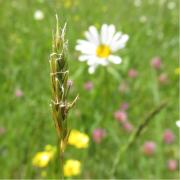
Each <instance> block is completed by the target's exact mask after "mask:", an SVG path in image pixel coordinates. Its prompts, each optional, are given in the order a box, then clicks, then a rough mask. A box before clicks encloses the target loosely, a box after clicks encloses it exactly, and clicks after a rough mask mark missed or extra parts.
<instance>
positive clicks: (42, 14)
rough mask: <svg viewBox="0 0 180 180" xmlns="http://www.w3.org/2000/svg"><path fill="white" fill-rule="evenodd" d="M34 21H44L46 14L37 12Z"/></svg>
mask: <svg viewBox="0 0 180 180" xmlns="http://www.w3.org/2000/svg"><path fill="white" fill-rule="evenodd" d="M34 19H35V20H38V21H39V20H42V19H44V13H43V12H42V11H41V10H36V11H35V12H34Z"/></svg>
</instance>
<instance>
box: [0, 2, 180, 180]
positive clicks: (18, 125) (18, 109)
mask: <svg viewBox="0 0 180 180" xmlns="http://www.w3.org/2000/svg"><path fill="white" fill-rule="evenodd" d="M169 1H170V0H167V1H162V0H159V1H152V0H151V1H150V0H143V1H142V4H141V6H140V7H136V6H134V0H126V1H125V0H108V1H105V0H91V1H83V0H74V1H70V2H72V3H71V5H70V7H67V6H66V3H67V2H65V1H64V0H39V1H38V0H32V1H30V0H0V21H1V23H0V32H1V34H0V57H1V61H0V65H1V70H0V83H1V95H0V101H1V104H0V126H2V127H4V128H5V129H6V133H5V134H4V135H2V136H0V153H1V155H0V170H1V173H0V176H1V178H36V177H38V175H37V174H38V173H37V172H36V170H35V168H33V167H32V165H31V159H32V157H33V155H34V154H35V153H36V152H37V151H40V150H42V149H43V147H44V145H46V144H54V145H55V144H56V133H55V130H54V125H53V121H52V118H51V113H50V111H51V110H50V108H49V102H50V98H51V92H50V79H49V62H48V58H49V54H50V52H51V39H52V38H51V35H52V29H53V28H54V27H55V13H57V14H58V15H59V16H60V17H61V18H60V20H61V23H62V24H63V23H64V22H67V23H68V26H67V38H68V41H69V67H70V74H71V79H72V80H73V82H74V87H73V92H72V97H73V96H74V95H75V94H76V93H77V92H78V93H79V94H80V100H79V102H78V104H77V106H76V108H75V109H74V111H73V112H72V113H71V114H70V116H69V121H70V124H71V127H72V128H77V129H79V130H82V131H85V132H86V133H87V134H89V136H91V134H92V131H93V129H94V128H96V127H103V128H106V129H107V132H108V136H107V138H106V139H105V140H104V141H103V142H102V143H101V144H100V145H95V144H94V143H93V142H92V140H91V143H90V147H89V148H88V149H87V150H75V149H73V148H72V147H68V149H67V154H66V157H67V158H77V159H80V160H81V161H82V163H83V170H82V174H81V176H80V178H88V177H89V178H108V177H109V174H108V172H109V170H110V168H111V166H112V163H113V160H114V158H115V153H116V152H117V151H118V148H119V145H123V144H124V143H125V142H126V141H127V138H128V137H129V135H128V134H126V133H124V132H123V130H122V129H121V128H120V127H119V126H117V122H116V121H115V120H114V118H113V112H114V111H116V110H117V109H118V107H119V105H120V103H121V102H124V101H127V102H128V103H129V104H130V108H129V110H128V116H129V119H130V121H131V122H132V123H133V125H134V126H136V125H137V124H138V123H139V120H140V119H142V118H143V117H144V116H145V115H146V114H147V113H148V112H149V111H150V109H153V108H155V107H156V105H157V104H158V103H160V102H161V101H162V100H163V99H167V98H168V102H169V104H168V107H167V108H166V110H164V111H163V112H161V113H160V114H159V115H158V116H157V117H155V118H154V120H153V122H152V123H151V124H150V126H149V128H148V129H147V131H146V132H145V134H144V135H143V137H142V138H141V139H139V140H138V142H137V144H136V145H135V146H134V148H132V149H129V151H128V152H127V153H126V155H125V156H124V157H122V160H121V164H120V165H119V168H118V172H117V174H116V177H117V178H175V177H177V172H175V173H174V172H173V173H172V172H168V171H167V168H166V161H167V159H168V157H167V156H166V155H165V154H164V149H165V148H167V147H164V146H165V145H164V144H163V143H162V135H163V131H164V129H166V128H171V129H172V130H173V131H174V132H175V133H176V135H177V134H178V130H177V128H176V127H175V120H177V119H178V109H177V103H178V90H177V89H178V77H177V75H175V73H174V70H175V68H177V67H178V61H177V58H178V38H179V37H178V10H179V9H178V5H179V3H178V0H174V1H173V0H171V1H172V2H175V3H176V8H175V9H173V10H169V9H168V8H167V5H168V3H169ZM76 2H77V3H76ZM150 2H153V3H152V4H151V3H150ZM37 9H40V10H42V11H43V13H44V16H45V18H44V19H43V20H42V21H36V20H35V19H34V17H33V15H34V12H35V11H36V10H37ZM143 16H145V17H146V18H147V21H146V22H144V23H142V22H140V19H142V17H143ZM103 23H108V24H111V23H112V24H115V25H116V28H117V30H120V31H122V32H124V33H127V34H129V36H130V40H129V42H128V44H127V48H126V49H124V50H123V51H120V52H119V55H120V56H121V57H122V58H123V63H122V64H121V65H119V66H118V67H117V66H115V65H114V66H113V68H114V69H115V70H116V74H118V75H119V78H117V76H115V77H114V76H113V75H112V74H108V75H107V77H106V78H107V79H104V73H105V72H104V69H103V68H98V70H97V72H96V73H95V74H94V75H89V74H88V72H87V66H86V64H85V63H81V62H79V61H77V59H78V53H77V52H75V50H74V47H75V44H76V40H77V39H79V38H83V32H84V31H85V30H87V28H88V27H89V26H90V25H96V26H97V27H99V26H101V24H103ZM154 56H160V57H161V58H162V60H163V70H162V72H165V73H167V74H168V77H169V83H168V84H167V85H164V86H159V85H157V83H156V79H157V73H156V72H155V71H154V70H152V68H151V67H150V60H151V58H152V57H154ZM130 68H135V69H137V71H138V73H139V75H138V78H137V79H136V80H135V81H134V80H131V79H130V78H128V77H127V72H128V69H130ZM86 81H92V82H93V83H94V89H93V90H92V91H91V92H87V91H85V90H84V88H83V84H84V83H85V82H86ZM122 81H126V82H128V84H129V87H130V90H129V92H128V93H125V94H121V93H119V92H118V86H119V84H120V83H121V82H122ZM16 88H21V89H22V90H23V93H24V96H23V97H22V98H17V97H15V95H14V91H15V89H16ZM105 95H106V98H105ZM105 107H106V111H105ZM176 137H177V138H176V143H175V144H177V142H178V136H176ZM149 139H150V140H154V141H156V142H157V145H158V147H157V153H156V155H155V156H154V157H152V158H150V159H149V158H146V157H144V155H143V154H142V152H141V151H140V148H141V145H142V144H143V142H144V141H146V140H149ZM174 146H175V149H177V147H176V145H174ZM169 148H171V147H169ZM48 177H49V178H51V177H53V178H57V177H58V173H57V172H56V171H55V172H53V173H52V172H51V173H50V174H49V176H48Z"/></svg>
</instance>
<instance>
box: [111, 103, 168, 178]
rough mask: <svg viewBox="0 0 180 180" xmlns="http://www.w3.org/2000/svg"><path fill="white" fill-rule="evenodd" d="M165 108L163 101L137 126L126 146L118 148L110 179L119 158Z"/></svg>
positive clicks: (165, 104)
mask: <svg viewBox="0 0 180 180" xmlns="http://www.w3.org/2000/svg"><path fill="white" fill-rule="evenodd" d="M166 106H167V101H163V102H162V103H161V104H160V105H159V106H157V107H156V108H155V109H154V110H152V111H151V112H150V113H149V114H148V115H147V116H146V117H145V118H144V119H143V120H142V122H141V123H140V124H139V126H138V127H137V129H136V130H135V131H134V133H133V134H132V135H131V136H130V138H129V140H128V142H127V144H126V145H125V146H123V147H122V149H120V148H119V151H118V152H117V156H116V158H115V161H114V164H113V166H112V169H111V172H110V175H111V177H112V176H114V174H115V172H116V169H117V165H118V164H119V161H120V157H122V155H123V154H124V152H126V151H127V150H128V149H129V147H130V146H131V145H132V144H134V143H135V141H136V139H137V138H138V137H139V136H140V135H141V134H142V131H143V130H144V128H145V127H147V125H148V124H149V122H150V121H151V120H152V118H153V117H154V116H155V115H157V114H158V113H159V112H160V111H161V110H162V109H163V108H165V107H166Z"/></svg>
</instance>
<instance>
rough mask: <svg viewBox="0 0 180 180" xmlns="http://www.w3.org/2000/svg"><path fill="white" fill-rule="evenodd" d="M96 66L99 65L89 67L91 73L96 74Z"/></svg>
mask: <svg viewBox="0 0 180 180" xmlns="http://www.w3.org/2000/svg"><path fill="white" fill-rule="evenodd" d="M96 67H97V65H94V66H89V69H88V72H89V74H94V72H95V70H96Z"/></svg>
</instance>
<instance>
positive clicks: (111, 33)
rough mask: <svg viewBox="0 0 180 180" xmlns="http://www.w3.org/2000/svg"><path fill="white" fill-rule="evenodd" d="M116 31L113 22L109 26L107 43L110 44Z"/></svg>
mask: <svg viewBox="0 0 180 180" xmlns="http://www.w3.org/2000/svg"><path fill="white" fill-rule="evenodd" d="M114 33H115V26H114V25H113V24H111V25H110V26H108V34H107V36H108V37H107V42H106V43H105V44H107V45H109V44H110V42H111V41H112V38H113V36H114Z"/></svg>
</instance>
